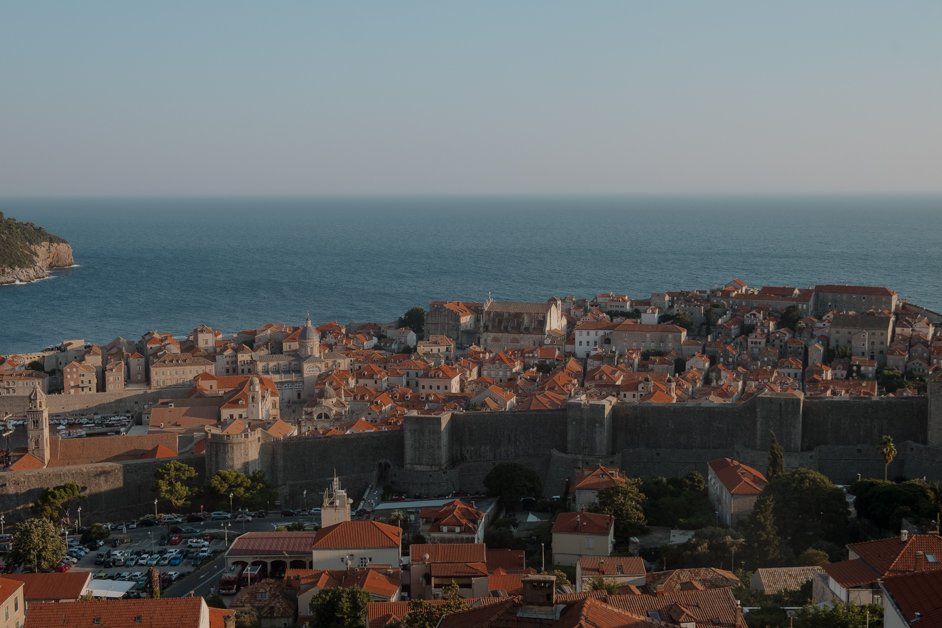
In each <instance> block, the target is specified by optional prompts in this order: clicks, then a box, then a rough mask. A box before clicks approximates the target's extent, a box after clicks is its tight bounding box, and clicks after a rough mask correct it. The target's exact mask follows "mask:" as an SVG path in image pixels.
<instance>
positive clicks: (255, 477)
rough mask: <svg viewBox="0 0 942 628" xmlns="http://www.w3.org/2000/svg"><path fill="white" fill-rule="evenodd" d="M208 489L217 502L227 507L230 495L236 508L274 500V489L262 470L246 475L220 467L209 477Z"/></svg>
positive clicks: (254, 506)
mask: <svg viewBox="0 0 942 628" xmlns="http://www.w3.org/2000/svg"><path fill="white" fill-rule="evenodd" d="M209 490H210V492H211V493H212V494H213V495H214V496H215V497H216V499H217V501H218V502H219V503H223V504H225V505H226V506H227V507H228V506H229V496H230V495H232V500H233V505H234V506H233V507H238V508H242V507H249V508H256V507H257V508H261V507H264V506H266V505H267V503H269V502H272V501H274V500H275V491H274V489H272V487H271V485H270V484H269V483H268V480H267V479H266V478H265V473H264V472H262V471H253V472H252V473H251V474H249V475H246V474H244V473H240V472H239V471H234V470H232V469H220V470H219V471H217V472H216V473H215V474H214V475H213V477H212V478H210V480H209Z"/></svg>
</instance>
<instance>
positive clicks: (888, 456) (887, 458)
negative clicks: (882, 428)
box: [880, 434, 896, 482]
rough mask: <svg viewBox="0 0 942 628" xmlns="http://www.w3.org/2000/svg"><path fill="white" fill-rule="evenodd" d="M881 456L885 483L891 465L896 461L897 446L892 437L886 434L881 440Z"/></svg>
mask: <svg viewBox="0 0 942 628" xmlns="http://www.w3.org/2000/svg"><path fill="white" fill-rule="evenodd" d="M880 455H881V456H883V481H884V482H885V481H886V479H887V473H888V472H889V469H890V463H891V462H893V461H894V460H895V459H896V445H895V444H894V443H893V437H892V436H888V435H886V434H884V435H883V438H881V439H880Z"/></svg>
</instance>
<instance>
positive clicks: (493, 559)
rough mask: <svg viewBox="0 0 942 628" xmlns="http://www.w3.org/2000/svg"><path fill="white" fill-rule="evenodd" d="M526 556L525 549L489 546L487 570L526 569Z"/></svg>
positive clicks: (511, 570) (507, 570) (509, 570)
mask: <svg viewBox="0 0 942 628" xmlns="http://www.w3.org/2000/svg"><path fill="white" fill-rule="evenodd" d="M524 557H525V553H524V551H523V550H514V549H493V548H489V549H488V550H487V570H488V571H497V570H498V569H501V570H503V571H505V572H513V571H521V570H523V569H525V566H524Z"/></svg>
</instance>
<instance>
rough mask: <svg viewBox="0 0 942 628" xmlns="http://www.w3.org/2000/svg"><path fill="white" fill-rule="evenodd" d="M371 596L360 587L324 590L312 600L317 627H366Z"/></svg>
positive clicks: (312, 609) (312, 613) (312, 612)
mask: <svg viewBox="0 0 942 628" xmlns="http://www.w3.org/2000/svg"><path fill="white" fill-rule="evenodd" d="M369 601H370V596H369V595H368V594H367V593H366V591H364V590H363V589H361V588H359V587H351V588H336V589H323V590H321V591H319V592H318V593H317V595H315V596H314V597H313V598H312V599H311V615H313V616H314V622H313V623H314V625H315V626H325V627H326V628H345V627H346V626H366V606H367V604H369Z"/></svg>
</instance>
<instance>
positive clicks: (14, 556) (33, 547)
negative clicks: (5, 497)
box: [10, 517, 66, 571]
mask: <svg viewBox="0 0 942 628" xmlns="http://www.w3.org/2000/svg"><path fill="white" fill-rule="evenodd" d="M65 550H66V547H65V541H64V540H63V538H62V536H61V535H60V534H59V530H58V529H57V528H56V526H55V525H53V523H52V522H51V521H50V520H49V519H46V518H43V517H35V518H33V519H27V520H26V521H23V522H22V523H19V524H17V526H16V528H15V529H14V531H13V540H12V542H11V545H10V559H11V562H12V563H18V564H23V565H26V564H29V565H32V566H33V571H47V570H49V569H52V568H53V567H55V566H56V565H58V564H59V562H60V561H61V560H62V558H63V557H64V556H65Z"/></svg>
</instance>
